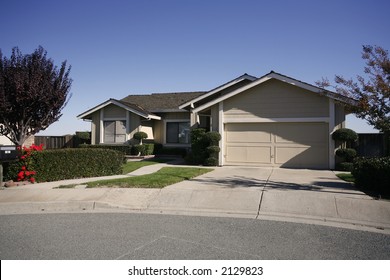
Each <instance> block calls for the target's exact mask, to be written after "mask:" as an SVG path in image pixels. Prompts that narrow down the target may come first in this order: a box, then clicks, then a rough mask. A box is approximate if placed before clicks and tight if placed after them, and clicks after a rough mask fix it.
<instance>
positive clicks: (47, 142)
mask: <svg viewBox="0 0 390 280" xmlns="http://www.w3.org/2000/svg"><path fill="white" fill-rule="evenodd" d="M82 143H86V144H89V141H86V140H84V139H81V138H79V137H77V135H70V134H68V135H64V136H34V144H35V145H40V144H43V147H44V149H63V148H77V147H78V146H79V145H80V144H82Z"/></svg>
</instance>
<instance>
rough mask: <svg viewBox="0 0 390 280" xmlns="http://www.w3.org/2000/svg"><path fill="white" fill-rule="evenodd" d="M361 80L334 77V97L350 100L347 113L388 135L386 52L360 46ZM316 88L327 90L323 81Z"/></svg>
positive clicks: (388, 67)
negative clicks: (339, 96) (362, 66)
mask: <svg viewBox="0 0 390 280" xmlns="http://www.w3.org/2000/svg"><path fill="white" fill-rule="evenodd" d="M362 58H363V59H364V60H365V63H366V66H365V67H364V73H365V75H364V76H365V77H363V76H360V75H358V76H357V77H356V80H357V81H354V80H353V79H345V78H344V77H343V76H341V75H336V76H335V83H336V86H334V89H335V90H336V92H337V93H339V94H341V95H343V96H345V97H349V98H352V99H354V100H355V101H356V102H354V103H352V104H350V107H349V109H350V110H351V111H352V112H353V113H354V114H355V115H356V116H357V117H359V118H361V119H365V120H366V121H367V122H368V123H369V124H370V125H372V126H374V127H375V128H376V129H378V130H379V131H381V132H384V133H390V60H389V53H388V51H387V50H385V49H383V48H382V47H378V46H369V45H367V46H363V52H362ZM316 84H317V85H318V86H320V87H323V88H325V87H328V86H330V82H329V81H328V80H327V79H322V81H318V82H316Z"/></svg>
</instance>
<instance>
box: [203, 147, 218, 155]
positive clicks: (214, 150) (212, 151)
mask: <svg viewBox="0 0 390 280" xmlns="http://www.w3.org/2000/svg"><path fill="white" fill-rule="evenodd" d="M206 150H207V153H208V154H218V153H219V152H220V151H221V148H220V147H218V146H210V147H207V148H206Z"/></svg>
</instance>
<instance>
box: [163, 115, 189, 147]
mask: <svg viewBox="0 0 390 280" xmlns="http://www.w3.org/2000/svg"><path fill="white" fill-rule="evenodd" d="M167 123H188V125H189V128H190V129H191V120H190V119H168V120H164V131H163V133H164V141H163V142H164V143H163V144H164V146H167V147H169V146H171V147H191V139H189V143H188V144H183V143H167Z"/></svg>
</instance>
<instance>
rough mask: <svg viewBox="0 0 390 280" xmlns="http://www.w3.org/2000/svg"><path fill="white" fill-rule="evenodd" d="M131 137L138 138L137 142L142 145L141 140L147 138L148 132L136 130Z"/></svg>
mask: <svg viewBox="0 0 390 280" xmlns="http://www.w3.org/2000/svg"><path fill="white" fill-rule="evenodd" d="M133 138H134V139H136V140H138V141H139V144H140V145H142V140H143V139H146V138H148V134H147V133H146V132H143V131H138V132H136V133H134V136H133Z"/></svg>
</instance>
